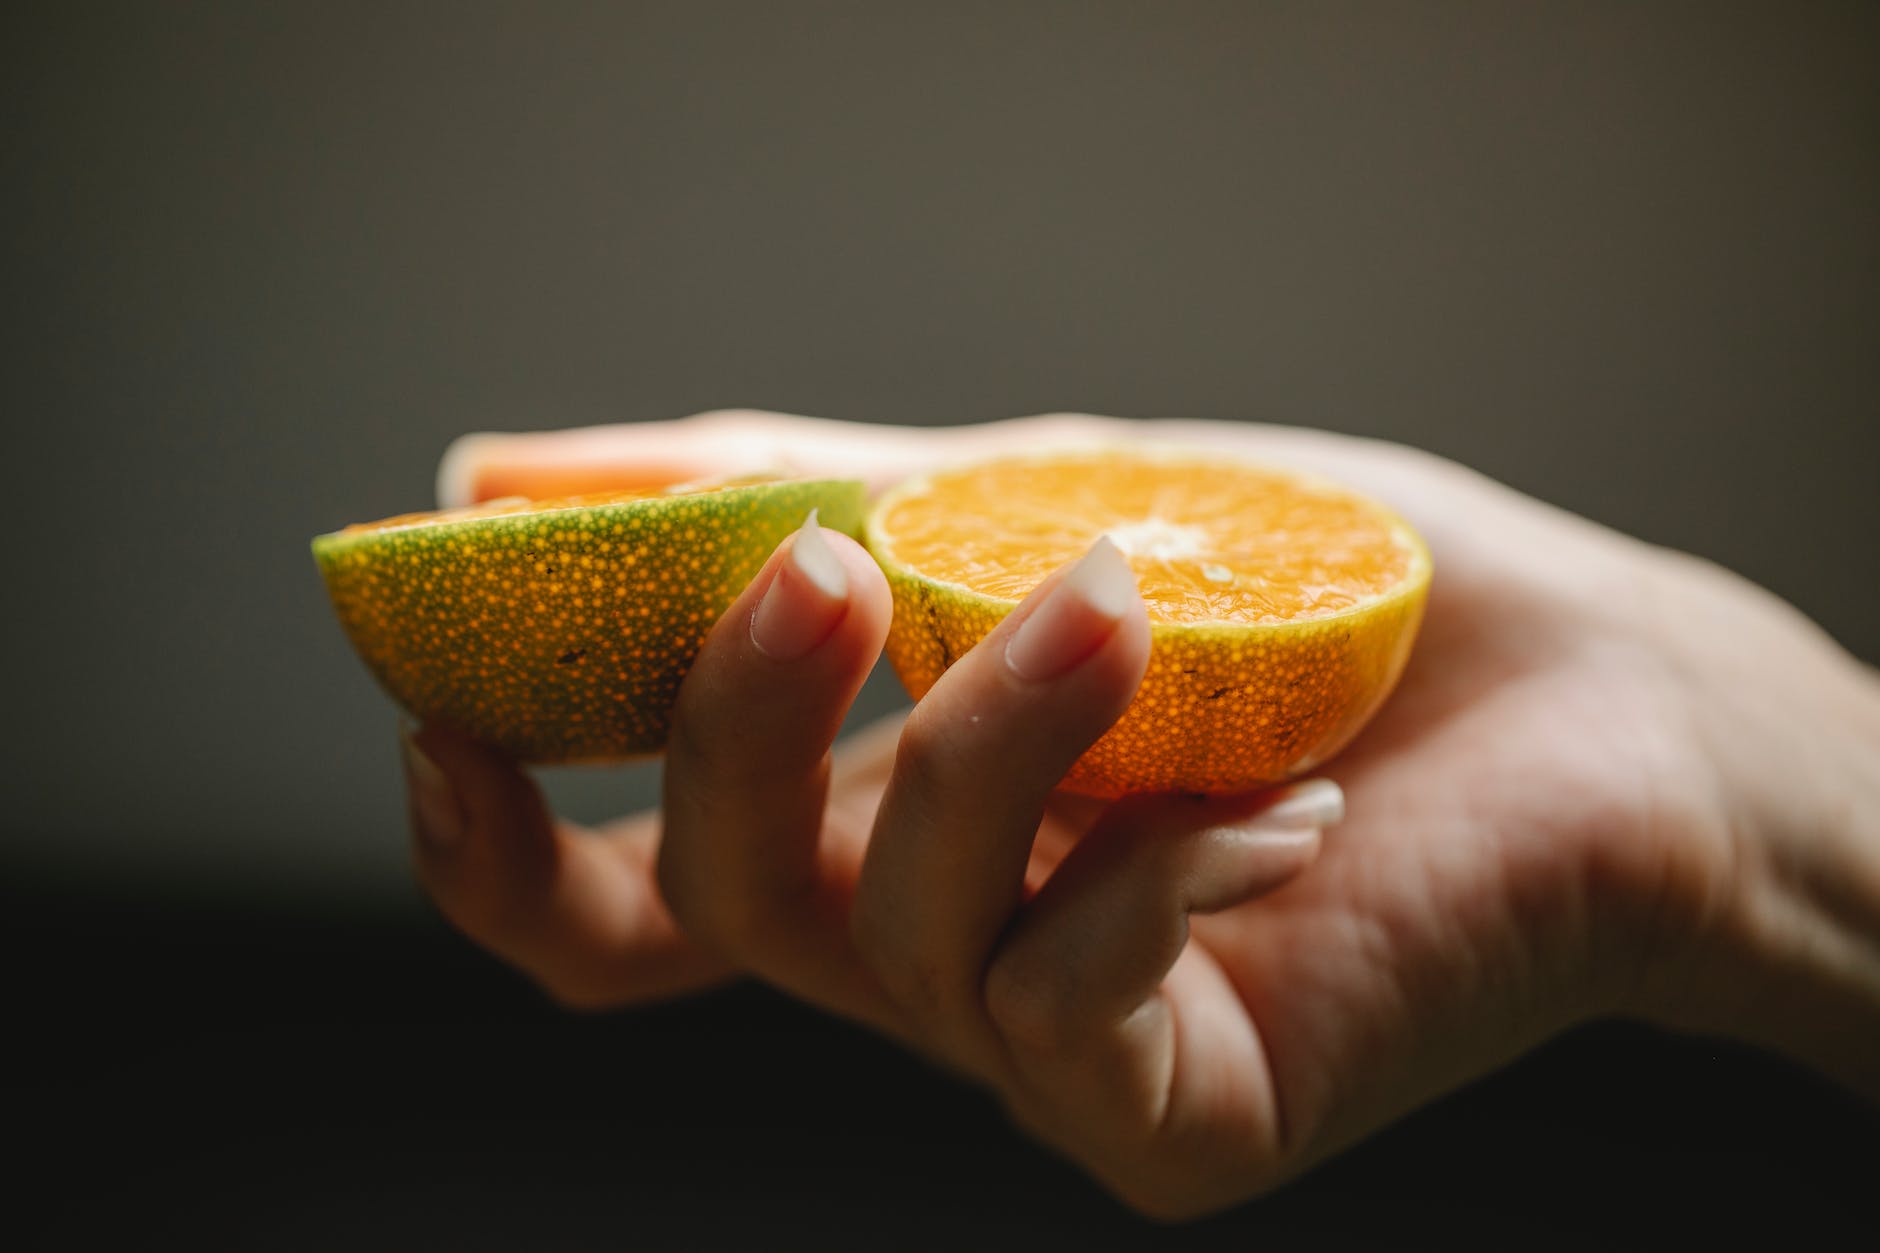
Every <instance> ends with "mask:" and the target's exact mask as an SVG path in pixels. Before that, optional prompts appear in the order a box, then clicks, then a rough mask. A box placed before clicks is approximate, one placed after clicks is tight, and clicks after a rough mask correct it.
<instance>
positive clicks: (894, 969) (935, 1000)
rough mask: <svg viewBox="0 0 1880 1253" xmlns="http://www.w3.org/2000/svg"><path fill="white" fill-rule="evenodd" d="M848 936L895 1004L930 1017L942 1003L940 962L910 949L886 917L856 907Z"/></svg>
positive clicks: (943, 986) (943, 978)
mask: <svg viewBox="0 0 1880 1253" xmlns="http://www.w3.org/2000/svg"><path fill="white" fill-rule="evenodd" d="M849 938H850V942H851V944H852V945H853V947H854V950H855V953H856V955H857V956H858V957H859V958H860V959H861V961H862V964H863V965H864V966H866V967H867V968H868V969H869V971H870V972H871V973H872V974H873V975H874V976H875V978H876V979H877V980H878V981H879V982H880V984H881V986H882V990H883V991H885V992H886V993H887V994H888V996H889V998H890V999H891V1000H893V1001H894V1003H895V1004H897V1005H899V1006H901V1007H902V1008H903V1009H906V1010H908V1011H909V1012H911V1013H915V1014H918V1015H920V1016H921V1017H930V1016H932V1015H933V1013H935V1012H936V1011H937V1010H938V1009H939V1008H940V1007H941V1006H942V1004H943V1003H944V1002H945V999H946V988H947V980H946V976H945V974H944V972H943V970H942V969H941V966H940V964H939V963H938V962H936V961H934V960H932V959H931V958H929V957H926V956H923V955H922V954H920V953H917V952H915V951H913V950H912V949H911V948H910V947H909V946H908V945H907V944H906V943H905V941H904V940H903V938H902V937H901V935H900V932H899V931H898V929H897V928H895V927H894V926H893V925H892V923H891V922H890V921H889V920H888V919H885V918H882V917H881V916H880V915H879V914H878V913H876V911H874V910H868V909H860V908H858V909H857V910H855V912H854V913H853V914H852V915H851V917H850V920H849Z"/></svg>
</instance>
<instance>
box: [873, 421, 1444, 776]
mask: <svg viewBox="0 0 1880 1253" xmlns="http://www.w3.org/2000/svg"><path fill="white" fill-rule="evenodd" d="M866 535H867V540H868V544H869V547H870V550H871V551H872V552H873V553H874V555H875V558H876V560H877V561H878V562H880V563H881V566H882V568H883V570H885V571H886V573H887V575H888V582H889V586H890V587H891V588H892V590H893V593H894V625H893V627H892V629H891V630H890V632H889V637H888V650H887V651H888V657H889V660H890V661H891V662H892V663H893V665H894V668H895V671H896V672H897V673H898V674H899V675H900V676H901V680H902V682H903V683H904V684H905V685H906V687H907V689H908V691H909V692H910V693H911V694H912V695H913V696H914V697H915V699H919V698H920V697H921V696H924V695H925V694H926V693H927V691H928V689H929V688H931V687H932V686H933V684H934V682H935V681H936V680H937V679H938V678H939V677H940V675H941V674H942V673H944V672H945V670H946V669H947V667H948V666H950V665H952V664H953V662H954V661H956V660H958V659H959V658H960V657H961V656H963V655H964V654H965V653H966V652H967V651H968V650H969V649H971V648H972V646H973V645H974V644H976V643H977V642H978V641H979V640H980V639H982V638H984V636H985V635H986V634H987V633H988V632H989V631H991V629H992V628H993V626H994V625H996V624H997V623H998V622H999V620H1000V619H1002V618H1003V617H1005V615H1006V614H1007V613H1010V612H1011V611H1012V609H1014V608H1015V607H1016V606H1017V604H1018V602H1019V601H1020V600H1021V599H1023V598H1024V596H1025V595H1026V594H1027V593H1029V592H1030V591H1031V590H1032V589H1033V588H1035V587H1036V586H1037V585H1038V584H1039V583H1040V582H1042V581H1043V580H1044V578H1045V576H1046V575H1048V574H1050V573H1051V572H1052V571H1053V570H1055V569H1057V568H1058V567H1060V566H1063V565H1065V564H1066V563H1068V562H1071V561H1074V560H1075V559H1076V558H1077V557H1079V556H1080V555H1082V554H1083V553H1084V552H1085V551H1086V550H1088V549H1089V547H1090V545H1091V544H1093V543H1094V542H1095V541H1096V540H1097V538H1098V537H1099V536H1102V535H1107V536H1109V537H1110V539H1111V541H1112V542H1114V543H1115V544H1116V545H1117V547H1118V548H1120V549H1121V550H1122V551H1123V553H1124V555H1125V557H1126V558H1127V559H1128V561H1129V564H1130V567H1131V569H1132V570H1133V571H1134V572H1135V574H1136V578H1137V582H1138V586H1139V587H1140V588H1141V591H1142V597H1143V601H1144V603H1145V605H1146V606H1147V608H1148V612H1149V620H1150V625H1151V634H1152V638H1153V651H1152V654H1151V659H1150V663H1149V670H1148V673H1147V675H1146V676H1145V677H1144V679H1143V682H1142V687H1141V688H1140V689H1139V691H1138V692H1137V695H1136V699H1135V701H1134V703H1133V704H1131V706H1130V707H1129V709H1128V711H1127V712H1125V713H1124V715H1123V716H1122V718H1121V719H1119V720H1118V721H1117V723H1116V724H1115V726H1114V727H1112V728H1111V730H1110V731H1109V732H1108V733H1107V734H1105V735H1104V736H1103V738H1102V739H1100V740H1099V741H1098V742H1097V743H1096V744H1095V745H1094V746H1093V747H1092V748H1091V749H1090V750H1089V751H1088V752H1087V753H1086V754H1085V755H1084V756H1083V758H1082V759H1081V760H1080V761H1079V762H1078V763H1077V765H1076V766H1075V767H1074V768H1073V770H1072V772H1071V774H1070V776H1069V778H1068V779H1067V780H1066V784H1067V786H1070V787H1073V788H1075V789H1077V790H1080V791H1085V792H1090V793H1093V794H1097V795H1119V794H1122V793H1130V792H1166V791H1178V792H1194V793H1222V792H1237V791H1244V790H1247V789H1250V788H1255V787H1259V786H1262V785H1265V784H1270V783H1276V782H1279V781H1281V780H1284V779H1287V778H1290V777H1292V776H1294V775H1297V774H1300V773H1302V772H1304V771H1308V770H1311V769H1313V768H1314V767H1316V766H1318V765H1319V764H1320V763H1322V762H1324V761H1325V760H1326V759H1327V758H1329V757H1330V756H1331V755H1332V754H1334V753H1336V752H1338V751H1339V750H1340V749H1341V748H1343V747H1344V746H1345V745H1346V744H1347V743H1348V742H1350V740H1351V739H1352V737H1353V736H1355V735H1356V734H1357V733H1358V731H1359V729H1360V728H1361V727H1362V726H1363V725H1364V724H1365V722H1366V721H1368V720H1369V719H1370V717H1371V716H1372V715H1373V714H1374V713H1376V711H1377V709H1378V708H1379V706H1381V705H1382V704H1383V702H1384V699H1385V697H1387V696H1388V695H1389V694H1390V691H1391V689H1392V688H1393V687H1394V686H1395V685H1396V682H1397V680H1398V678H1399V676H1401V674H1402V673H1403V668H1404V664H1405V662H1406V661H1407V660H1408V658H1409V655H1410V648H1411V645H1412V643H1413V642H1414V640H1415V637H1416V630H1417V626H1418V623H1419V622H1420V621H1421V618H1422V613H1423V606H1424V602H1425V600H1426V599H1427V597H1428V592H1429V583H1430V557H1429V550H1428V548H1427V547H1426V546H1425V545H1424V543H1423V541H1422V539H1421V538H1420V537H1419V536H1418V535H1417V534H1416V532H1415V531H1413V530H1412V529H1411V528H1410V526H1409V524H1408V523H1406V522H1404V521H1403V519H1401V518H1399V517H1398V516H1397V515H1396V514H1395V513H1393V512H1391V511H1390V510H1389V509H1387V508H1385V507H1384V506H1383V505H1381V504H1379V503H1377V502H1376V501H1373V500H1371V499H1369V498H1367V497H1365V496H1362V495H1360V494H1359V493H1357V492H1355V491H1352V490H1351V489H1349V488H1345V487H1341V486H1339V485H1337V484H1335V483H1331V482H1328V481H1326V480H1324V479H1321V478H1318V477H1316V476H1312V475H1308V474H1304V473H1302V472H1299V471H1294V470H1288V469H1282V468H1279V467H1273V466H1263V465H1256V464H1250V463H1246V462H1241V461H1236V460H1232V459H1229V458H1224V457H1222V456H1219V455H1216V454H1212V453H1202V452H1196V451H1190V450H1179V449H1164V448H1157V447H1146V446H1134V447H1122V448H1102V449H1093V450H1079V451H1063V452H1054V453H1045V454H1038V455H1033V456H1025V457H1010V458H1002V459H999V460H994V461H987V462H981V463H979V464H976V465H969V466H964V467H959V468H955V469H949V470H943V471H940V472H937V473H934V474H930V475H925V476H922V477H919V478H915V479H912V480H909V481H907V482H905V483H902V484H901V485H899V486H898V487H896V488H894V489H892V490H891V491H889V492H888V493H887V494H886V495H884V496H883V497H882V498H881V499H880V501H879V502H877V504H876V505H875V507H874V509H873V510H872V511H871V513H870V515H869V518H868V522H867V527H866Z"/></svg>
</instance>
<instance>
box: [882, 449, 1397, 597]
mask: <svg viewBox="0 0 1880 1253" xmlns="http://www.w3.org/2000/svg"><path fill="white" fill-rule="evenodd" d="M876 525H877V526H879V528H880V530H881V533H882V534H883V536H884V538H885V539H886V542H887V545H888V547H889V548H890V549H891V550H892V552H893V554H894V557H895V558H896V559H897V560H898V561H901V562H904V563H905V564H906V565H907V566H909V567H911V568H913V569H916V570H919V571H920V572H921V573H922V574H923V575H925V576H926V577H928V578H933V579H939V580H943V581H946V582H950V583H955V584H958V585H960V586H963V587H966V588H968V589H970V590H972V591H975V592H979V593H981V594H983V595H987V596H993V597H997V598H999V599H1003V600H1018V599H1021V598H1023V597H1024V596H1025V594H1026V593H1027V592H1029V591H1030V590H1031V589H1032V588H1034V587H1036V586H1037V585H1038V584H1039V583H1040V582H1042V581H1043V580H1044V578H1045V576H1046V575H1048V574H1049V573H1050V572H1051V571H1052V570H1054V569H1057V568H1058V567H1059V566H1062V565H1064V564H1065V563H1066V562H1069V561H1073V560H1075V559H1076V558H1077V557H1078V556H1079V555H1081V554H1082V553H1083V552H1084V551H1085V550H1086V549H1088V548H1089V547H1090V545H1091V544H1092V543H1093V542H1095V540H1096V538H1097V537H1098V536H1099V535H1105V534H1107V535H1109V536H1110V538H1111V539H1112V540H1113V541H1114V542H1115V543H1116V544H1117V545H1118V546H1119V547H1120V548H1122V549H1123V551H1124V553H1125V554H1126V555H1127V556H1128V558H1129V562H1130V566H1131V567H1132V568H1133V569H1134V570H1135V572H1136V576H1137V579H1138V582H1139V585H1140V587H1141V589H1142V596H1143V600H1144V602H1145V603H1146V604H1147V605H1148V607H1149V614H1150V617H1151V618H1152V619H1153V620H1155V621H1158V622H1167V623H1205V622H1226V623H1241V624H1248V625H1255V624H1278V623H1285V622H1303V621H1310V620H1313V619H1319V618H1326V617H1331V616H1334V615H1336V614H1339V613H1342V612H1345V611H1347V610H1350V609H1353V608H1355V607H1357V606H1359V605H1362V604H1364V603H1366V602H1369V601H1372V600H1375V599H1376V598H1378V597H1379V596H1382V595H1385V594H1386V593H1388V592H1390V591H1391V590H1393V589H1395V588H1398V587H1400V586H1401V585H1402V584H1403V582H1404V580H1405V579H1406V577H1407V576H1409V574H1410V573H1411V569H1412V565H1413V563H1414V561H1415V559H1416V549H1415V547H1414V544H1413V541H1412V540H1411V539H1410V538H1409V537H1408V536H1407V535H1406V534H1404V533H1403V530H1404V529H1403V528H1402V526H1401V524H1399V523H1398V522H1397V521H1396V520H1395V519H1394V518H1392V517H1391V516H1390V515H1388V514H1387V513H1385V512H1384V511H1382V510H1380V509H1378V508H1377V507H1376V506H1374V505H1372V504H1370V503H1369V502H1368V501H1365V500H1363V499H1362V498H1360V497H1358V496H1356V495H1354V494H1352V493H1349V492H1346V491H1344V490H1342V489H1339V488H1337V487H1334V486H1331V485H1329V484H1317V483H1315V482H1313V481H1312V480H1309V479H1302V478H1300V477H1299V476H1297V475H1292V474H1284V473H1279V472H1274V471H1268V470H1262V469H1259V468H1255V467H1249V466H1245V465H1238V464H1231V463H1211V462H1206V461H1199V460H1194V461H1191V460H1185V459H1184V460H1180V461H1171V462H1168V463H1166V465H1165V466H1163V467H1157V465H1156V463H1155V462H1154V461H1149V462H1146V463H1145V461H1144V459H1143V458H1142V456H1141V454H1140V453H1137V454H1133V455H1126V454H1120V453H1118V454H1097V455H1092V456H1073V457H1063V458H1058V459H1053V460H1043V459H1039V460H1012V461H1007V462H1002V463H994V464H989V465H982V466H979V467H975V468H974V469H973V470H972V471H971V472H970V473H965V474H953V475H948V474H940V475H936V476H935V478H934V479H933V480H932V485H931V488H930V490H928V491H924V492H918V493H914V494H910V495H908V496H906V497H903V498H902V499H900V500H897V501H895V502H894V503H893V505H892V506H891V507H889V508H888V509H887V510H886V511H885V512H884V513H883V514H882V515H881V516H880V517H879V518H878V519H877V523H876Z"/></svg>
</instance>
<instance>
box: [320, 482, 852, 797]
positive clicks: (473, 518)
mask: <svg viewBox="0 0 1880 1253" xmlns="http://www.w3.org/2000/svg"><path fill="white" fill-rule="evenodd" d="M863 499H864V497H863V488H862V484H860V483H858V482H847V481H821V482H813V481H801V480H799V481H781V482H749V481H742V482H737V483H730V484H717V485H713V486H710V487H704V488H700V487H698V486H682V487H679V488H670V489H665V490H654V491H629V492H607V493H600V494H596V495H588V496H575V497H568V498H565V499H560V500H540V501H499V502H492V503H490V504H486V505H479V506H474V507H472V508H469V509H458V510H451V511H447V512H443V513H420V514H406V515H404V516H402V517H397V518H388V519H386V520H385V521H383V522H376V523H370V524H367V525H362V526H352V527H348V528H346V529H345V530H343V531H338V532H335V533H333V534H331V535H322V536H320V537H319V538H318V539H316V540H314V541H313V553H314V557H315V559H316V560H317V561H318V562H319V566H320V572H321V574H323V575H324V576H325V578H326V586H327V591H328V593H329V594H330V595H331V596H332V600H333V608H334V609H335V610H337V611H338V613H339V619H340V622H341V624H342V625H343V626H344V627H345V628H346V634H347V635H348V636H349V637H350V638H351V640H352V644H353V647H354V649H355V650H357V651H358V653H359V656H360V657H361V658H363V659H364V661H365V663H366V665H367V667H368V668H370V669H371V671H372V673H373V675H374V676H375V677H377V679H378V681H379V683H380V685H381V686H382V687H384V689H385V690H386V691H387V692H388V693H389V694H390V695H391V696H392V698H393V699H394V700H396V701H397V702H398V703H399V704H400V705H402V706H404V708H405V709H406V710H408V711H409V712H411V713H412V714H414V715H416V716H417V717H418V718H420V719H424V720H427V721H429V720H437V721H442V722H446V723H449V724H451V725H453V726H456V727H458V728H460V729H462V730H464V731H466V732H468V733H469V734H471V735H473V736H475V737H476V738H477V739H480V740H483V741H484V742H486V743H489V744H492V745H494V746H496V747H498V748H501V749H503V750H504V751H506V752H508V753H510V754H512V755H514V756H515V757H517V758H519V759H522V760H525V761H537V762H568V761H604V760H614V759H619V758H624V757H632V756H638V755H640V754H644V753H650V752H656V751H658V750H659V749H660V748H662V747H663V746H664V745H665V742H666V731H667V727H668V724H669V722H670V719H671V713H672V705H673V700H674V698H675V697H676V696H677V694H678V690H679V681H680V679H682V678H683V677H684V676H685V672H686V670H687V668H688V667H689V666H690V665H691V664H692V659H693V658H694V657H695V656H696V655H697V654H698V649H699V645H700V644H702V643H703V642H704V639H705V633H706V632H707V631H709V630H710V629H711V627H712V624H713V623H715V622H717V621H718V619H719V617H720V616H721V615H722V614H723V613H724V611H725V610H726V609H728V608H729V607H730V605H731V602H732V601H733V600H735V599H736V598H737V596H738V594H739V593H740V592H742V591H743V590H744V587H745V585H746V584H748V583H749V582H750V581H751V578H752V576H754V575H755V574H756V573H757V571H758V570H759V569H760V568H761V567H762V566H763V564H764V560H765V559H766V558H767V557H768V556H769V555H770V553H771V551H772V550H773V549H775V548H776V546H777V545H778V544H779V543H781V542H782V541H783V539H784V537H785V536H787V535H789V534H790V532H791V531H793V530H795V529H796V528H797V527H799V526H801V525H802V524H803V520H804V518H805V517H806V516H807V515H808V514H809V511H810V510H811V509H817V510H820V511H821V512H820V521H821V523H822V525H824V526H827V527H831V528H833V529H835V530H839V531H844V532H847V533H848V534H850V535H854V534H855V533H856V532H857V531H858V530H859V529H860V525H861V516H862V505H863Z"/></svg>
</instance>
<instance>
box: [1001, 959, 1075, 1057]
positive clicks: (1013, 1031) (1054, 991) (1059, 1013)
mask: <svg viewBox="0 0 1880 1253" xmlns="http://www.w3.org/2000/svg"><path fill="white" fill-rule="evenodd" d="M984 995H985V1002H986V1016H987V1017H988V1018H989V1019H991V1021H992V1025H993V1027H994V1028H995V1029H996V1030H997V1031H998V1032H999V1034H1000V1035H1001V1036H1003V1037H1004V1038H1005V1039H1006V1040H1007V1041H1008V1042H1009V1043H1011V1044H1013V1045H1017V1046H1019V1047H1022V1048H1024V1049H1025V1050H1026V1051H1028V1052H1031V1053H1037V1054H1046V1055H1051V1054H1057V1053H1061V1052H1063V1051H1064V1049H1065V1048H1066V1046H1067V1045H1068V1044H1069V1042H1070V1041H1069V1036H1070V1035H1071V1034H1072V1033H1071V1032H1069V1031H1068V1030H1067V1025H1066V1024H1067V1023H1068V1022H1069V1014H1068V1012H1067V1010H1068V1008H1069V1007H1068V1006H1067V1005H1066V1004H1065V1003H1064V997H1063V996H1062V994H1061V991H1060V989H1059V988H1058V986H1057V984H1056V983H1055V982H1054V981H1052V980H1048V979H1041V978H1039V977H1038V976H1037V974H1036V972H1034V971H1032V970H1030V969H1029V968H1027V967H1026V966H1024V965H1023V964H1021V963H1019V962H1011V961H1000V962H994V963H993V965H992V968H991V969H990V970H989V971H988V972H987V973H986V985H985V993H984Z"/></svg>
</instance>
